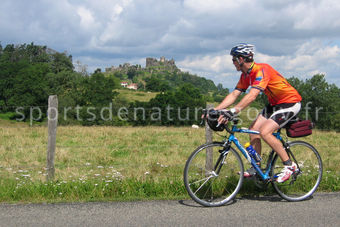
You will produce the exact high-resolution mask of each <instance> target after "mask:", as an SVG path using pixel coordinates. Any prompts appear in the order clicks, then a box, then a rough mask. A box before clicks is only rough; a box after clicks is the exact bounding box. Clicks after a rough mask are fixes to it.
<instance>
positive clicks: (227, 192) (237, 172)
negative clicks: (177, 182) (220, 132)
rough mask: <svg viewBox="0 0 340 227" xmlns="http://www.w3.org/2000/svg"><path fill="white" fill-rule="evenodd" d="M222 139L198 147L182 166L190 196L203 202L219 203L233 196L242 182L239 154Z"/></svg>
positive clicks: (241, 166) (226, 201)
mask: <svg viewBox="0 0 340 227" xmlns="http://www.w3.org/2000/svg"><path fill="white" fill-rule="evenodd" d="M225 149H226V148H225V147H224V146H223V143H218V142H214V143H210V144H204V145H202V146H200V147H198V148H197V149H196V150H195V151H194V152H193V153H192V154H191V155H190V157H189V159H188V161H187V162H186V164H185V168H184V185H185V188H186V190H187V191H188V193H189V195H190V197H191V198H192V199H193V200H195V201H196V202H197V203H199V204H201V205H203V206H221V205H223V204H226V203H228V202H229V201H230V200H232V199H233V198H234V197H235V196H236V194H237V193H238V191H239V190H240V188H241V186H242V182H243V163H242V160H241V158H240V156H239V154H238V153H237V152H236V151H235V150H234V149H233V148H230V149H229V150H228V151H226V150H225Z"/></svg>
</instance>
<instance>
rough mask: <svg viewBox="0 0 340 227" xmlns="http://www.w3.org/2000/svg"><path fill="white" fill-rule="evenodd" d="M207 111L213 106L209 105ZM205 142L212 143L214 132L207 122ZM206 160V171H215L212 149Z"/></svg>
mask: <svg viewBox="0 0 340 227" xmlns="http://www.w3.org/2000/svg"><path fill="white" fill-rule="evenodd" d="M206 108H207V110H209V109H211V108H214V106H213V105H212V104H207V107H206ZM205 140H206V143H211V142H212V130H211V128H210V127H209V125H208V123H207V122H205ZM206 152H207V154H206V160H205V169H206V170H207V171H212V170H213V150H212V148H211V147H209V148H207V151H206Z"/></svg>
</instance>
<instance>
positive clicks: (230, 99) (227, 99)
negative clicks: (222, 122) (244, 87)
mask: <svg viewBox="0 0 340 227" xmlns="http://www.w3.org/2000/svg"><path fill="white" fill-rule="evenodd" d="M241 93H242V91H240V90H237V89H235V90H234V91H232V92H231V93H229V95H227V96H226V97H225V98H224V100H223V101H222V102H221V103H220V104H219V105H218V106H217V107H215V110H222V109H225V108H227V107H228V106H230V105H231V104H233V103H234V102H235V101H236V99H237V97H238V96H239V95H240V94H241Z"/></svg>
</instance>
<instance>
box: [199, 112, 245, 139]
mask: <svg viewBox="0 0 340 227" xmlns="http://www.w3.org/2000/svg"><path fill="white" fill-rule="evenodd" d="M202 113H203V119H202V122H201V124H203V122H205V121H206V120H207V119H208V117H209V113H210V114H212V113H213V115H215V116H214V117H216V118H217V119H218V118H219V117H220V116H221V115H223V116H224V117H226V118H227V120H228V122H227V123H226V124H225V127H224V128H225V130H226V131H227V132H228V133H233V132H232V130H231V129H230V128H229V127H228V126H227V124H228V123H229V122H232V123H233V126H234V125H237V124H238V122H239V119H238V118H235V117H234V118H230V117H227V116H226V115H225V113H226V110H214V109H203V110H202Z"/></svg>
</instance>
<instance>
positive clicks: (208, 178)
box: [194, 176, 214, 194]
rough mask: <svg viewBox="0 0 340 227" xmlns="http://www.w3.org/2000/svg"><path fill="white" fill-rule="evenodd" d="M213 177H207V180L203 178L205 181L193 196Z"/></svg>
mask: <svg viewBox="0 0 340 227" xmlns="http://www.w3.org/2000/svg"><path fill="white" fill-rule="evenodd" d="M213 177H214V176H209V177H207V178H204V179H206V180H205V181H204V183H203V184H202V185H201V186H200V187H199V188H198V189H197V190H196V191H195V192H194V194H196V193H197V192H198V191H199V190H200V189H201V188H202V187H203V185H205V183H207V182H208V180H210V179H211V178H213ZM204 179H202V180H204ZM202 180H200V181H202ZM200 181H198V182H200Z"/></svg>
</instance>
